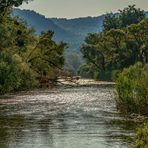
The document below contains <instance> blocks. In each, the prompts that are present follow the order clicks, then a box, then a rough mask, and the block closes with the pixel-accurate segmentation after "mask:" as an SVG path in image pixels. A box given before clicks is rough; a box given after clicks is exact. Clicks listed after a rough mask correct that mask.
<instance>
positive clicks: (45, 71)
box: [0, 1, 66, 93]
mask: <svg viewBox="0 0 148 148" xmlns="http://www.w3.org/2000/svg"><path fill="white" fill-rule="evenodd" d="M8 2H9V1H8ZM12 2H13V1H12ZM20 4H21V1H20ZM8 5H11V3H9V4H8ZM12 5H13V4H12ZM14 5H15V4H14ZM9 10H10V9H9V8H8V11H6V12H5V15H4V16H1V19H2V20H3V21H2V23H0V93H6V92H11V91H14V90H24V89H31V88H35V87H39V86H41V85H42V83H45V82H46V83H49V81H50V80H51V83H54V80H55V78H57V77H58V75H59V72H58V70H60V69H61V68H62V66H63V65H64V49H65V48H66V44H65V43H62V42H61V43H58V44H57V43H56V42H54V41H53V39H52V38H53V32H52V31H48V32H43V33H41V35H40V36H39V37H38V38H37V37H36V36H35V33H34V32H35V31H34V29H32V28H31V29H29V28H27V27H26V24H25V23H24V22H23V21H22V20H20V19H18V18H14V17H11V15H10V11H9Z"/></svg>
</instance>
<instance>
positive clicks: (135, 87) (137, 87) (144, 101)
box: [116, 63, 148, 114]
mask: <svg viewBox="0 0 148 148" xmlns="http://www.w3.org/2000/svg"><path fill="white" fill-rule="evenodd" d="M116 84H117V85H116V88H117V92H118V98H117V105H118V108H119V109H120V110H121V111H124V112H126V113H138V114H148V110H147V107H148V64H145V66H142V64H141V63H137V64H135V65H134V66H130V67H129V68H126V69H124V70H123V71H122V72H121V73H119V74H118V75H117V79H116Z"/></svg>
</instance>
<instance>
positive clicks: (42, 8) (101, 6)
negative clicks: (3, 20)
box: [21, 0, 148, 18]
mask: <svg viewBox="0 0 148 148" xmlns="http://www.w3.org/2000/svg"><path fill="white" fill-rule="evenodd" d="M132 4H136V6H137V7H140V8H141V9H144V10H148V0H34V1H33V2H30V3H29V4H23V5H22V6H21V8H23V9H31V10H35V11H37V12H39V13H41V14H43V15H45V16H46V17H58V18H59V17H60V18H61V17H62V18H76V17H83V16H98V15H101V14H104V13H106V12H110V11H113V12H115V11H117V10H118V9H122V8H124V7H126V6H128V5H132Z"/></svg>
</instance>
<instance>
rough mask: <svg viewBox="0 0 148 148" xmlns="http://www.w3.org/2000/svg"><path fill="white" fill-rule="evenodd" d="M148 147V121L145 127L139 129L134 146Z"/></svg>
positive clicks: (136, 147)
mask: <svg viewBox="0 0 148 148" xmlns="http://www.w3.org/2000/svg"><path fill="white" fill-rule="evenodd" d="M147 147H148V122H147V123H145V124H144V126H143V127H141V128H138V129H137V136H136V142H135V144H134V145H133V148H147Z"/></svg>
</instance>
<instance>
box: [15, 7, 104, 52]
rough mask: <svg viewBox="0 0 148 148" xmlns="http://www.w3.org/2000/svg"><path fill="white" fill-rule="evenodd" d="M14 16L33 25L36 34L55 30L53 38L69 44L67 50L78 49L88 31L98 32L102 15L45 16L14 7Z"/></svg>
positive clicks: (100, 27) (30, 25)
mask: <svg viewBox="0 0 148 148" xmlns="http://www.w3.org/2000/svg"><path fill="white" fill-rule="evenodd" d="M13 15H14V16H18V17H20V18H22V19H24V20H25V21H26V22H27V24H28V26H29V27H34V28H35V30H36V33H37V35H39V34H40V33H41V32H42V31H47V30H52V31H54V32H55V37H54V39H55V40H56V41H57V42H59V41H64V42H67V43H68V44H69V50H75V51H78V50H79V47H80V46H81V44H82V43H83V41H84V39H85V37H86V35H87V34H88V33H95V32H100V31H101V30H102V23H103V19H104V15H102V16H98V17H84V18H76V19H58V18H45V16H43V15H41V14H39V13H36V12H35V11H31V10H20V9H14V11H13Z"/></svg>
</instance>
